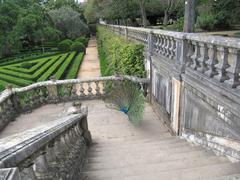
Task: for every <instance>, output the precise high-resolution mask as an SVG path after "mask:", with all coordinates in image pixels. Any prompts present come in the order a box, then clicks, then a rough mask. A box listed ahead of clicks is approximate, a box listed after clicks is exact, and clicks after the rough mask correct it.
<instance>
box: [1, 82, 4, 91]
mask: <svg viewBox="0 0 240 180" xmlns="http://www.w3.org/2000/svg"><path fill="white" fill-rule="evenodd" d="M0 83H1V82H0ZM4 89H5V87H4V86H3V85H2V84H0V92H1V91H3V90H4Z"/></svg>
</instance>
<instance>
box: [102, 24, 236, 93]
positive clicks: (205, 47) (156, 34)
mask: <svg viewBox="0 0 240 180" xmlns="http://www.w3.org/2000/svg"><path fill="white" fill-rule="evenodd" d="M104 26H106V27H107V28H108V29H111V30H112V31H113V32H115V33H116V34H119V35H122V36H125V38H126V39H129V40H134V41H137V42H139V43H143V44H144V45H145V46H146V54H148V55H150V56H152V55H153V56H155V57H160V58H161V59H163V60H165V61H168V63H169V61H170V62H172V63H174V65H175V68H176V69H179V70H180V71H181V72H184V71H185V67H186V68H187V69H191V70H193V71H195V73H199V74H200V75H202V76H205V77H207V78H208V79H211V81H213V82H218V83H219V84H221V85H222V86H227V87H229V88H232V89H234V88H237V87H239V86H240V76H239V74H240V40H238V39H236V38H227V37H220V36H209V35H203V34H200V33H199V34H197V33H182V32H172V31H164V30H155V29H146V28H135V27H126V26H116V25H104Z"/></svg>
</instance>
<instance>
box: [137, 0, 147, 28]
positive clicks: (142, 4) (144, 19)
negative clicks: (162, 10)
mask: <svg viewBox="0 0 240 180" xmlns="http://www.w3.org/2000/svg"><path fill="white" fill-rule="evenodd" d="M138 3H139V7H140V11H141V16H142V25H143V27H147V23H148V21H147V14H146V8H145V5H146V0H138Z"/></svg>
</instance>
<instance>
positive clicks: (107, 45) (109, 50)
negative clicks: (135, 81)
mask: <svg viewBox="0 0 240 180" xmlns="http://www.w3.org/2000/svg"><path fill="white" fill-rule="evenodd" d="M97 31H98V32H97V37H98V49H101V48H102V50H101V51H103V52H101V54H100V55H104V56H105V58H104V60H103V59H102V60H101V57H100V63H101V67H102V69H103V70H102V71H104V74H105V73H107V74H108V75H110V74H115V73H117V74H126V75H133V76H138V77H145V76H146V72H145V69H144V57H143V51H144V46H143V45H140V44H136V43H132V42H126V41H125V40H124V39H123V38H122V37H119V36H116V35H115V34H113V33H111V32H110V31H109V30H106V28H104V27H98V28H97ZM106 66H107V68H106ZM106 69H107V70H106Z"/></svg>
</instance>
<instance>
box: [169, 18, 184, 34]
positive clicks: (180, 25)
mask: <svg viewBox="0 0 240 180" xmlns="http://www.w3.org/2000/svg"><path fill="white" fill-rule="evenodd" d="M183 25H184V18H183V17H181V18H179V19H178V20H177V22H175V23H174V24H172V25H168V26H167V27H166V29H168V30H174V31H182V30H183Z"/></svg>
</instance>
